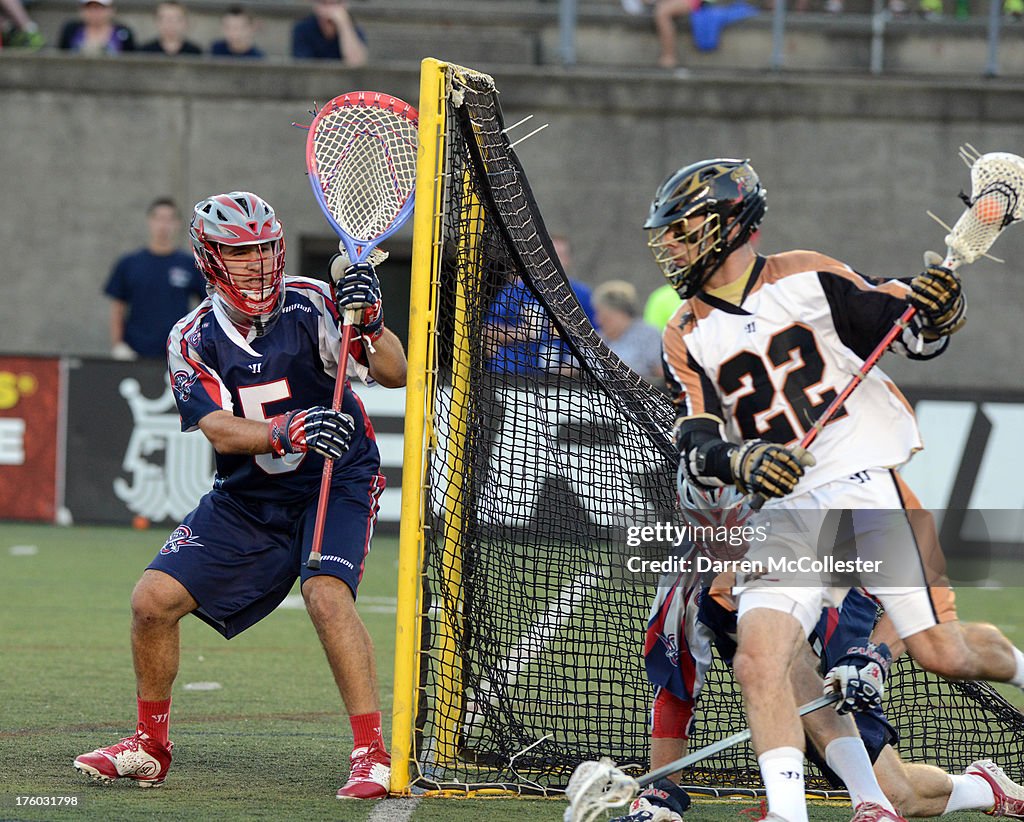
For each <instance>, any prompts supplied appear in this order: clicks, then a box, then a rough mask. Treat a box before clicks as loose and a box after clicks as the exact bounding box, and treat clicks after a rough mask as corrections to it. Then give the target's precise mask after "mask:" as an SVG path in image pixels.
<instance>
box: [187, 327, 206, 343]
mask: <svg viewBox="0 0 1024 822" xmlns="http://www.w3.org/2000/svg"><path fill="white" fill-rule="evenodd" d="M202 338H203V335H202V333H201V327H200V328H197V329H196V330H195V331H193V332H192V333H191V334H189V335H188V344H189V345H191V346H192V347H193V348H199V341H200V340H201V339H202Z"/></svg>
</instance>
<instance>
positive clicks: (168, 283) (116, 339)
mask: <svg viewBox="0 0 1024 822" xmlns="http://www.w3.org/2000/svg"><path fill="white" fill-rule="evenodd" d="M146 227H147V230H148V232H149V240H148V242H147V243H146V245H145V247H144V248H140V249H139V250H138V251H135V252H132V253H131V254H127V255H125V256H124V257H122V258H121V259H120V260H118V261H117V264H116V265H115V266H114V270H113V271H112V272H111V273H110V279H109V280H107V285H106V288H105V289H104V293H105V294H106V295H107V296H108V297H110V299H111V300H112V302H111V306H110V345H111V352H110V353H111V356H113V357H114V358H115V359H119V360H134V359H136V358H137V357H147V358H153V359H160V360H162V359H163V358H164V357H165V356H166V347H167V335H168V334H169V333H170V331H171V327H172V326H173V325H174V323H176V322H177V321H178V320H179V319H181V318H182V317H184V316H185V315H186V314H188V312H189V311H190V310H191V309H192V307H193V305H194V304H195V303H196V302H198V301H199V300H202V299H203V298H204V297H206V284H205V282H204V281H203V277H202V275H201V274H200V273H199V271H198V270H197V269H196V266H195V260H194V259H193V257H192V255H191V254H188V253H186V252H184V251H182V250H181V249H179V248H178V247H177V240H178V236H179V234H180V232H181V212H180V211H179V210H178V206H177V204H176V203H175V202H174V201H173V200H171V199H170V198H167V197H160V198H158V199H156V200H154V201H153V202H152V203H151V204H150V206H149V209H148V210H147V211H146ZM193 298H194V299H193Z"/></svg>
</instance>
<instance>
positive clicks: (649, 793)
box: [610, 779, 690, 822]
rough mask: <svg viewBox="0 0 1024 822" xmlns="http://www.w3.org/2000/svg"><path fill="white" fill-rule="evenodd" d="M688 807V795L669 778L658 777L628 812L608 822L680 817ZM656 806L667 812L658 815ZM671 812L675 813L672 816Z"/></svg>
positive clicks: (635, 800)
mask: <svg viewBox="0 0 1024 822" xmlns="http://www.w3.org/2000/svg"><path fill="white" fill-rule="evenodd" d="M689 807H690V795H689V794H688V793H687V792H686V791H684V790H683V789H682V788H680V787H679V786H678V785H676V784H675V783H674V782H672V781H671V780H669V779H659V780H658V781H657V782H655V783H654V784H653V785H648V786H647V787H646V788H644V789H643V792H641V794H640V795H639V796H638V797H637V798H636V799H634V800H633V802H632V803H631V804H630V806H629V813H628V814H627V815H626V816H620V817H617V818H615V819H612V820H610V822H646V820H648V819H657V818H660V819H666V820H676V819H682V815H683V814H684V813H686V810H687V809H688V808H689ZM658 808H664V809H665V811H667V813H665V812H663V813H661V814H660V815H659V814H658V813H657V809H658ZM672 814H676V815H675V816H673V815H672Z"/></svg>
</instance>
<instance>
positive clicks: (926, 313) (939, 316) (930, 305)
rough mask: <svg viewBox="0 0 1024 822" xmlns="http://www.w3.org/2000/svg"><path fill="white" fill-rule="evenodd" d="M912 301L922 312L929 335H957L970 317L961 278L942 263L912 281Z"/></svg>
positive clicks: (923, 329) (931, 336)
mask: <svg viewBox="0 0 1024 822" xmlns="http://www.w3.org/2000/svg"><path fill="white" fill-rule="evenodd" d="M909 299H910V304H911V305H913V306H914V307H915V308H916V309H917V312H918V316H919V317H920V319H919V321H918V322H919V328H920V329H921V331H922V332H923V333H924V336H925V337H926V338H931V339H937V338H939V337H948V336H949V335H950V334H955V333H956V332H957V331H959V330H960V328H961V327H962V326H963V324H964V322H965V321H966V319H967V316H966V315H967V299H966V298H965V297H964V294H963V286H962V285H961V283H960V278H959V277H958V276H957V275H956V273H955V272H954V271H951V270H950V269H948V268H944V267H943V266H941V265H930V266H928V268H927V269H926V270H925V271H924V272H923V273H921V274H918V275H917V276H916V277H914V279H913V280H912V281H911V283H910V298H909Z"/></svg>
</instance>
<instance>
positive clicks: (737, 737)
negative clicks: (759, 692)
mask: <svg viewBox="0 0 1024 822" xmlns="http://www.w3.org/2000/svg"><path fill="white" fill-rule="evenodd" d="M838 701H839V694H828V695H827V696H819V697H818V698H817V699H813V700H811V701H810V702H808V703H807V704H806V705H801V706H800V708H799V711H798V712H799V714H800V716H807V714H809V713H814V711H818V710H821V709H822V708H824V707H826V706H827V705H831V704H832V703H833V702H838ZM748 739H750V728H744V729H743V730H742V731H740V732H739V733H735V734H733V735H732V736H727V737H726V738H725V739H719V740H718V741H717V742H713V743H711V744H710V745H706V746H705V747H703V748H701V749H700V750H699V751H694V752H693V753H691V754H687V755H686V756H684V757H682V758H681V759H677V760H676V761H675V762H669V763H668V764H667V765H664V766H662V767H661V768H658V770H656V771H651V772H650V773H649V774H647V775H646V776H644V777H642V778H640V779H638V780H637V782H636V784H637V785H639V786H640V787H641V788H646V787H647V786H648V785H652V784H654V783H655V782H657V781H658V780H659V779H664V778H666V777H668V776H670V775H671V774H674V773H675V772H676V771H681V770H682V769H683V768H689V767H690V766H691V765H694V764H696V763H697V762H700V761H701V760H702V759H707V758H708V757H709V756H714V755H715V754H717V753H721V752H722V751H726V750H728V749H729V748H732V747H733V746H735V745H739V744H740V743H741V742H746V741H747V740H748Z"/></svg>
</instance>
